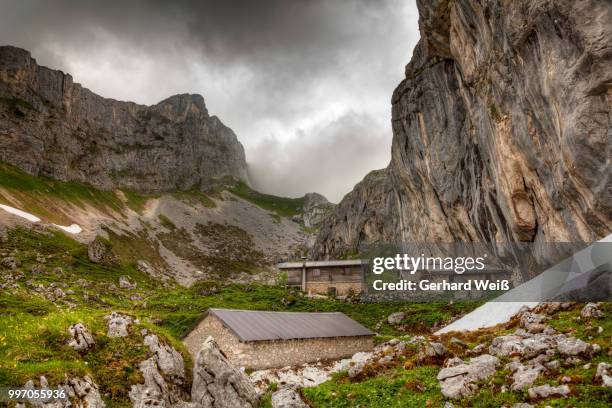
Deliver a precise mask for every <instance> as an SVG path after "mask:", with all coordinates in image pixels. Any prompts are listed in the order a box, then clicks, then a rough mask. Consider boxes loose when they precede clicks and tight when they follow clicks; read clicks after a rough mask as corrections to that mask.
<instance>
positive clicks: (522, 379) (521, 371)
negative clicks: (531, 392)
mask: <svg viewBox="0 0 612 408" xmlns="http://www.w3.org/2000/svg"><path fill="white" fill-rule="evenodd" d="M544 370H545V369H544V367H543V366H542V365H539V364H537V365H532V366H524V365H522V364H521V365H520V367H518V369H517V370H516V371H515V372H514V374H513V375H512V385H511V389H512V391H518V390H524V389H527V388H529V387H531V386H532V385H533V383H534V382H535V380H537V379H538V377H539V376H540V373H542V372H543V371H544Z"/></svg>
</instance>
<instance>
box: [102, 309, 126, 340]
mask: <svg viewBox="0 0 612 408" xmlns="http://www.w3.org/2000/svg"><path fill="white" fill-rule="evenodd" d="M105 319H106V320H107V324H108V332H107V334H106V335H107V336H108V337H125V336H127V335H128V326H129V325H130V324H131V323H132V318H131V317H130V316H125V315H122V314H119V313H116V312H113V313H111V314H110V315H108V316H106V318H105Z"/></svg>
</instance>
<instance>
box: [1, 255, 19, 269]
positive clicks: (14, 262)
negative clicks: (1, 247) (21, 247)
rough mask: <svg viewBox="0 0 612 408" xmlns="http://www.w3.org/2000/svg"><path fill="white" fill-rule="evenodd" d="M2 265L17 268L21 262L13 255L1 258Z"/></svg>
mask: <svg viewBox="0 0 612 408" xmlns="http://www.w3.org/2000/svg"><path fill="white" fill-rule="evenodd" d="M2 266H4V267H5V268H8V269H17V268H18V267H20V266H21V262H20V261H19V259H17V258H15V257H14V256H7V257H5V258H3V259H2Z"/></svg>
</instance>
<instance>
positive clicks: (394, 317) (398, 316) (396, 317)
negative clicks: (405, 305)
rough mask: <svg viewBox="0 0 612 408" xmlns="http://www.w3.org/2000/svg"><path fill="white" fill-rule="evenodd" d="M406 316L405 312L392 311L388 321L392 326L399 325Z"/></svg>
mask: <svg viewBox="0 0 612 408" xmlns="http://www.w3.org/2000/svg"><path fill="white" fill-rule="evenodd" d="M404 317H406V313H404V312H395V313H391V314H390V315H389V317H387V322H388V323H389V324H390V325H392V326H397V325H398V324H400V323H401V322H402V320H404Z"/></svg>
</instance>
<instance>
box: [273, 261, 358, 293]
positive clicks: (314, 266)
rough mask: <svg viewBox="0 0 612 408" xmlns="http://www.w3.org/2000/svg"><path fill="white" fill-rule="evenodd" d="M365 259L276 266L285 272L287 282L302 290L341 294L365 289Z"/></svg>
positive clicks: (306, 262)
mask: <svg viewBox="0 0 612 408" xmlns="http://www.w3.org/2000/svg"><path fill="white" fill-rule="evenodd" d="M367 265H368V263H367V261H365V260H362V259H351V260H341V261H304V262H285V263H281V264H278V265H277V267H278V268H279V269H280V270H282V271H284V272H286V273H287V278H288V282H287V283H288V284H289V285H291V286H295V287H299V288H300V289H301V290H302V291H304V292H309V293H324V294H326V293H328V292H329V291H333V292H335V293H336V294H337V295H340V296H343V295H346V294H348V293H349V291H351V290H353V291H354V292H356V293H359V292H361V291H363V290H364V289H365V272H366V268H367Z"/></svg>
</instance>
